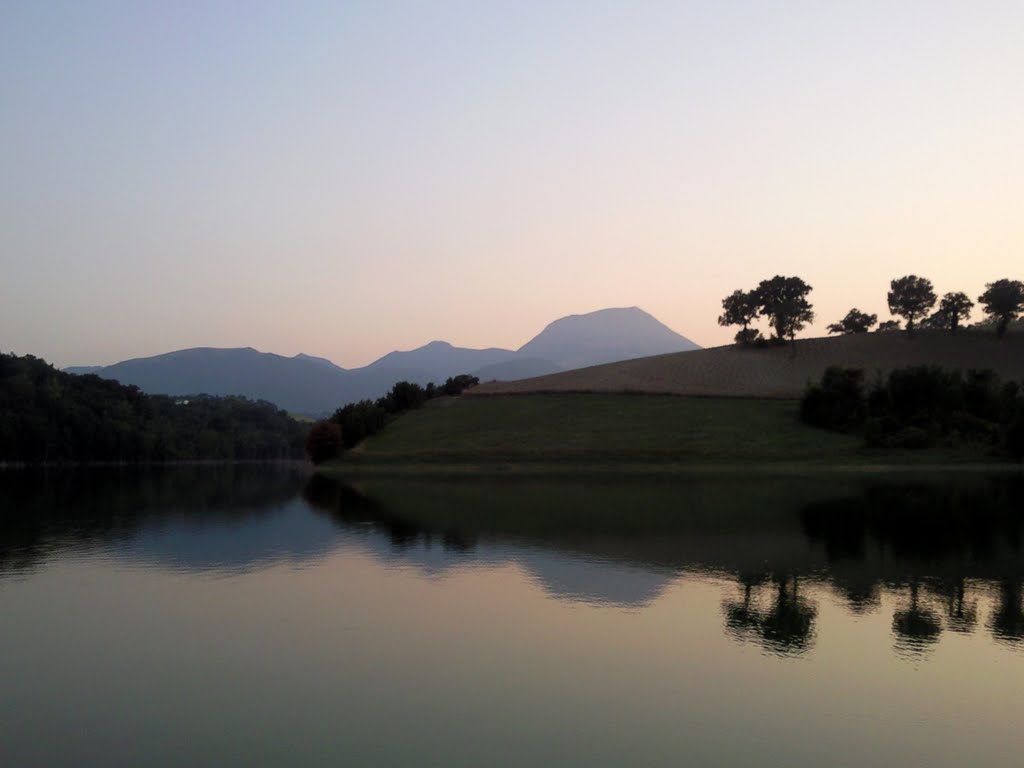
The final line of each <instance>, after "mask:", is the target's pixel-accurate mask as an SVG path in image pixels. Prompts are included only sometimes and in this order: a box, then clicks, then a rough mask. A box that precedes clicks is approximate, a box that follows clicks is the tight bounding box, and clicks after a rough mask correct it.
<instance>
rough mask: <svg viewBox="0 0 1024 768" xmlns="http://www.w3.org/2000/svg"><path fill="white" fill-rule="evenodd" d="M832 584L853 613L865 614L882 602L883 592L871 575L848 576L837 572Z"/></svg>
mask: <svg viewBox="0 0 1024 768" xmlns="http://www.w3.org/2000/svg"><path fill="white" fill-rule="evenodd" d="M832 586H833V588H834V589H835V590H836V592H837V593H839V595H841V596H842V598H843V600H844V601H845V602H846V607H847V608H849V609H850V612H851V613H855V614H857V615H861V614H865V613H868V612H870V611H873V610H875V609H876V608H878V606H880V605H881V604H882V593H881V590H880V589H879V586H878V582H877V581H876V580H875V579H872V578H871V577H869V576H848V575H844V574H839V573H837V574H835V575H833V576H832Z"/></svg>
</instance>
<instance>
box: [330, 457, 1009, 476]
mask: <svg viewBox="0 0 1024 768" xmlns="http://www.w3.org/2000/svg"><path fill="white" fill-rule="evenodd" d="M936 473H956V474H962V475H969V474H989V475H991V474H1001V475H1015V474H1020V475H1024V464H1019V463H1012V462H959V463H957V462H949V463H943V462H934V463H920V464H915V463H891V462H890V463H878V464H855V463H823V464H816V463H815V464H802V463H790V462H752V463H738V462H733V463H693V462H686V463H683V462H660V463H655V462H627V463H618V464H612V463H602V462H589V463H588V462H583V463H573V462H565V463H561V462H538V461H532V462H477V463H469V462H449V463H443V462H436V463H435V462H429V463H428V462H380V463H372V464H371V463H366V464H361V463H360V464H355V463H353V464H344V463H340V464H339V463H334V464H328V465H321V466H319V467H314V468H313V474H317V475H323V476H326V477H332V478H338V479H344V478H358V477H361V476H370V477H386V476H389V475H391V476H396V477H414V476H420V477H559V476H564V477H579V476H585V477H593V476H594V475H598V474H600V475H608V476H613V477H672V476H684V477H685V476H687V475H723V476H730V475H739V474H744V475H757V476H760V477H766V476H773V475H775V476H784V477H800V476H807V475H822V474H845V475H870V474H889V475H892V474H936Z"/></svg>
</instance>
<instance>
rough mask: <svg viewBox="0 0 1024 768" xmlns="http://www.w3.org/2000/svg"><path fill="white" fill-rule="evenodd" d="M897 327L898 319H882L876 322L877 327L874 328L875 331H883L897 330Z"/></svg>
mask: <svg viewBox="0 0 1024 768" xmlns="http://www.w3.org/2000/svg"><path fill="white" fill-rule="evenodd" d="M899 329H900V321H899V320H884V321H882V322H881V323H879V324H878V327H877V328H875V333H885V332H886V331H898V330H899Z"/></svg>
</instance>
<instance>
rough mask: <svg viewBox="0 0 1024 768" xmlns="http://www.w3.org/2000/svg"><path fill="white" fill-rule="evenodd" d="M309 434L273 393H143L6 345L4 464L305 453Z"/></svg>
mask: <svg viewBox="0 0 1024 768" xmlns="http://www.w3.org/2000/svg"><path fill="white" fill-rule="evenodd" d="M304 433H305V426H304V425H302V424H300V423H299V422H298V421H296V420H295V419H293V418H292V417H291V416H289V415H288V414H287V413H286V412H285V411H282V410H280V409H279V408H277V407H276V406H274V405H273V404H271V403H268V402H264V401H252V400H248V399H247V398H244V397H212V396H209V395H195V396H189V397H187V398H184V397H169V396H166V395H147V394H144V393H143V392H142V391H141V390H140V389H139V388H138V387H134V386H126V385H124V384H119V383H118V382H116V381H111V380H109V379H102V378H100V377H99V376H96V375H85V376H78V375H73V374H69V373H65V372H63V371H59V370H57V369H55V368H54V367H53V366H51V365H50V364H48V363H47V362H46V361H45V360H42V359H40V358H37V357H33V356H32V355H26V356H21V357H19V356H17V355H13V354H0V463H3V462H8V463H66V462H116V463H132V464H134V463H150V462H168V461H192V460H280V459H299V458H301V457H302V448H303V437H304Z"/></svg>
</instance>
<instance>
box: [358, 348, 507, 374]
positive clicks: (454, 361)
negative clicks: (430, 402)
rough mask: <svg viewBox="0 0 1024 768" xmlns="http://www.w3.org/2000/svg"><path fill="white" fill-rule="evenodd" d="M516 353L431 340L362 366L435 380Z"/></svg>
mask: <svg viewBox="0 0 1024 768" xmlns="http://www.w3.org/2000/svg"><path fill="white" fill-rule="evenodd" d="M516 354H517V353H516V352H513V351H512V350H510V349H497V348H493V347H492V348H490V349H465V348H463V347H453V346H452V345H451V344H449V343H448V342H447V341H432V342H430V343H429V344H426V345H424V346H422V347H419V348H417V349H413V350H411V351H409V352H389V353H388V354H386V355H384V357H382V358H380V359H379V360H376V361H374V362H372V363H370V364H369V365H368V366H366V368H363V369H362V370H363V371H385V370H386V371H416V372H418V373H419V374H420V375H424V376H426V377H427V378H428V380H430V381H438V380H439V379H440V380H444V379H446V378H448V377H449V376H453V375H457V374H459V373H468V372H475V371H477V370H478V369H480V368H482V367H484V366H490V365H496V364H500V363H504V362H507V361H509V360H512V359H514V358H515V356H516Z"/></svg>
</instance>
